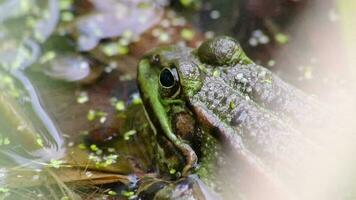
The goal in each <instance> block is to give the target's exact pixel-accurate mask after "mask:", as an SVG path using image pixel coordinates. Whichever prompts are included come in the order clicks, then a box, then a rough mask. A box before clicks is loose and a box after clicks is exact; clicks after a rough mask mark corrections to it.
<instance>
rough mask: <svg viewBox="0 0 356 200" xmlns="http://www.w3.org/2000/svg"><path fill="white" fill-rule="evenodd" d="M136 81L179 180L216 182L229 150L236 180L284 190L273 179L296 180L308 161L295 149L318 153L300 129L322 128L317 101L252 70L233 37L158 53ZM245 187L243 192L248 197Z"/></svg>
mask: <svg viewBox="0 0 356 200" xmlns="http://www.w3.org/2000/svg"><path fill="white" fill-rule="evenodd" d="M137 78H138V83H139V89H140V93H141V98H142V100H143V103H144V107H145V114H146V117H147V118H148V119H149V122H150V125H151V128H152V129H153V131H154V132H155V134H156V137H157V142H158V144H159V145H158V146H159V149H160V151H158V152H160V154H159V155H160V156H161V158H162V159H161V160H162V162H163V165H164V167H166V168H167V169H168V170H172V169H174V170H177V171H179V172H180V173H179V175H180V176H183V177H186V176H188V175H189V174H192V173H197V174H198V175H199V176H200V178H203V179H204V178H207V177H211V176H212V174H214V173H215V172H216V170H217V168H214V166H212V163H214V162H215V163H216V162H219V161H216V160H219V157H220V153H219V152H220V151H221V149H224V150H227V151H228V152H229V156H228V161H231V160H233V162H234V163H237V165H238V166H239V173H240V174H244V175H242V176H246V174H249V178H248V179H249V180H254V181H246V182H249V183H248V184H253V183H257V182H258V183H260V182H264V183H266V184H264V185H267V186H263V188H264V189H265V190H266V191H269V192H271V191H273V190H275V191H281V190H284V188H283V186H282V185H283V184H282V183H281V182H282V181H281V180H280V179H279V178H276V177H282V179H283V178H286V179H288V178H290V177H291V176H292V175H290V172H291V171H292V169H293V168H296V167H298V162H299V161H300V160H301V159H302V158H303V154H302V153H301V152H300V151H299V150H298V147H300V145H304V147H306V148H310V149H313V148H314V144H311V142H310V140H309V139H308V138H307V137H305V135H303V132H302V131H301V130H299V129H298V126H299V125H301V124H314V123H317V122H316V121H315V119H313V117H312V114H311V113H315V112H319V111H320V110H319V109H318V106H315V104H316V103H315V101H314V100H313V99H311V98H309V97H308V96H307V95H306V94H304V93H303V92H302V91H300V90H298V89H296V88H295V87H293V86H291V85H289V84H287V83H286V82H284V81H283V80H282V79H280V78H279V77H277V76H276V75H274V74H273V73H272V72H271V71H269V70H268V69H266V68H264V67H262V66H260V65H258V64H256V63H254V62H253V61H252V60H251V59H249V58H248V57H247V56H246V54H245V53H244V51H243V50H242V48H241V46H240V45H239V43H238V42H237V41H236V40H235V39H233V38H231V37H227V36H220V37H215V38H212V39H210V40H207V41H205V42H204V43H202V44H201V45H200V47H199V48H197V49H192V48H188V47H185V46H179V45H177V46H168V47H161V48H158V49H154V50H152V51H151V52H149V53H148V54H147V55H146V56H145V57H144V58H143V59H142V60H141V61H140V62H139V66H138V76H137ZM167 149H171V150H170V151H167ZM172 152H173V153H172ZM173 155H174V156H173ZM182 163H184V164H182ZM241 166H242V167H241ZM281 166H283V167H281ZM286 166H287V167H286ZM240 178H241V177H240ZM208 179H209V178H208ZM248 184H246V185H245V186H244V184H240V186H242V187H245V189H246V190H249V188H251V185H249V186H248ZM252 187H254V188H255V187H256V186H255V185H254V186H252ZM281 188H283V189H281ZM242 190H244V189H243V188H242ZM262 190H263V189H262ZM276 193H278V196H280V194H281V192H276ZM287 193H288V192H286V194H287ZM252 196H253V195H252ZM256 198H257V199H258V197H256ZM282 198H283V197H282Z"/></svg>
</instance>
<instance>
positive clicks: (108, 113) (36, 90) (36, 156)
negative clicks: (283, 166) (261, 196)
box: [0, 0, 352, 199]
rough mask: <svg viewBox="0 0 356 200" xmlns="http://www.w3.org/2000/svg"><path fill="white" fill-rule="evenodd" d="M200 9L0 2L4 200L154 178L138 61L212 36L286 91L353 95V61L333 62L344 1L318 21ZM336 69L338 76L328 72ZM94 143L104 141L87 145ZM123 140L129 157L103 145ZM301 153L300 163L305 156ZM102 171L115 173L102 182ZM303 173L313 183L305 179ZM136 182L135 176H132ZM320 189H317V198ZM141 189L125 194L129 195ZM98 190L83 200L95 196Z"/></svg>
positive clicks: (241, 5) (254, 7)
mask: <svg viewBox="0 0 356 200" xmlns="http://www.w3.org/2000/svg"><path fill="white" fill-rule="evenodd" d="M170 2H171V4H172V5H173V6H175V5H177V4H179V5H180V3H179V2H185V3H186V4H189V2H190V1H170ZM192 2H198V3H199V2H200V3H201V6H202V7H201V8H200V10H199V11H198V12H196V11H193V12H192V10H187V9H188V8H187V7H184V6H183V7H182V5H180V6H178V10H180V11H181V13H180V14H183V15H184V16H185V18H184V17H182V16H180V14H178V13H176V12H174V11H172V10H171V9H163V7H162V6H167V5H168V4H169V3H168V1H165V0H135V1H130V0H83V1H71V0H3V1H1V0H0V198H1V195H2V193H7V192H8V191H7V190H8V189H9V188H11V189H12V188H17V187H21V186H24V188H25V189H23V190H21V191H20V192H19V191H16V192H18V193H17V194H16V195H18V196H16V197H18V198H20V197H22V198H24V196H22V195H24V194H28V193H29V191H28V190H29V189H27V188H28V187H30V186H38V185H41V184H42V185H47V184H48V183H55V184H53V186H51V187H49V188H44V189H43V188H41V192H38V193H37V192H35V193H34V194H32V196H31V195H30V196H28V197H26V198H29V199H31V198H32V199H36V198H42V199H46V197H47V196H48V197H50V196H51V197H53V196H56V195H53V194H54V193H56V192H57V191H60V192H59V193H60V194H59V196H60V197H62V196H66V197H68V196H70V197H71V198H78V196H76V195H75V194H73V193H72V192H71V190H69V189H68V188H67V186H66V185H65V184H64V183H63V182H65V183H79V182H83V183H85V186H88V185H90V184H92V183H93V182H94V183H97V184H102V183H113V182H115V183H116V182H121V183H124V184H125V185H130V184H131V182H133V183H132V184H131V185H134V186H136V183H137V180H136V179H137V177H138V176H140V175H142V174H145V173H149V175H152V174H154V173H156V172H157V166H152V162H153V160H154V156H153V154H154V152H153V151H154V150H153V147H152V145H151V144H152V143H155V142H156V141H155V140H154V139H152V138H151V137H149V136H152V134H153V133H151V132H145V131H148V130H147V127H148V124H147V121H146V120H145V118H144V116H143V110H142V107H141V106H140V104H139V103H138V104H137V105H136V106H132V105H133V104H134V103H132V102H135V101H138V102H139V100H138V98H137V88H136V85H135V80H134V79H135V78H134V77H135V76H136V65H137V61H138V59H139V57H140V56H141V55H142V54H143V53H144V52H145V51H146V50H149V49H151V48H153V47H155V46H158V45H161V44H169V43H180V44H187V45H188V46H194V47H195V46H197V45H198V44H199V43H200V41H202V40H204V38H205V37H212V36H213V35H214V34H228V35H233V36H234V37H236V38H239V39H240V40H241V44H242V45H243V47H244V49H246V50H247V52H248V54H249V55H250V56H251V57H252V58H253V60H255V61H256V62H258V63H259V64H262V65H264V66H267V67H269V68H270V69H271V70H272V71H274V72H276V73H279V74H280V75H281V76H282V78H283V79H285V80H287V81H288V82H292V83H293V84H295V85H297V86H298V87H300V88H302V89H304V90H307V91H308V92H311V93H316V94H319V95H321V96H322V95H324V96H322V97H324V99H326V100H327V101H331V102H333V103H335V102H337V103H338V104H339V101H338V100H335V99H337V98H339V100H340V99H342V97H345V96H339V95H335V93H337V92H339V91H338V88H340V87H341V86H342V87H344V85H342V84H341V83H340V82H341V81H340V77H342V76H343V75H345V74H347V72H345V71H346V70H345V71H344V69H341V67H340V66H344V63H346V62H345V60H344V56H343V53H339V54H341V55H339V57H338V58H339V60H332V59H330V57H331V56H332V55H331V54H332V53H330V52H333V53H335V49H337V51H338V50H340V49H342V48H341V47H340V46H342V45H339V44H340V43H341V41H340V37H339V36H340V35H339V33H329V34H326V32H329V31H328V30H329V29H330V27H333V28H335V29H337V22H335V20H336V21H337V19H338V16H337V12H336V11H335V8H334V4H335V3H334V1H332V0H328V1H323V2H322V3H323V7H322V8H321V9H320V10H321V11H320V12H324V11H325V10H327V11H326V12H325V13H320V15H315V12H314V11H315V8H316V7H318V3H316V2H317V1H313V2H312V1H310V2H312V3H309V4H307V3H306V2H307V1H304V0H301V1H289V0H285V1H278V2H277V1H262V0H246V1H235V0H229V1H220V0H204V1H192ZM222 2H224V3H222ZM196 5H198V4H196ZM196 5H194V6H193V7H195V6H196ZM182 8H183V9H182ZM307 8H309V9H310V10H309V11H308V9H307ZM316 10H317V11H318V12H319V10H318V9H316ZM307 11H308V12H307ZM295 16H297V17H298V16H299V18H297V17H295ZM296 19H297V20H296ZM294 21H298V23H294V24H293V23H292V22H294ZM316 21H317V22H316ZM315 23H317V25H315ZM291 24H292V25H291ZM321 27H324V28H323V29H321ZM325 27H329V29H327V28H325ZM204 31H205V32H204ZM321 32H323V34H321ZM321 35H323V36H324V37H325V38H323V37H321ZM326 38H327V39H326ZM309 40H310V41H309ZM325 41H328V42H325ZM333 48H335V49H334V51H330V50H331V49H333ZM300 49H303V51H301V50H300ZM79 50H81V51H85V52H81V51H79ZM316 52H319V53H316ZM320 52H321V53H320ZM340 52H342V51H341V50H340ZM325 55H329V57H325ZM323 56H324V57H323ZM330 68H334V70H329V72H328V73H327V72H326V71H328V70H327V69H330ZM336 68H337V69H339V70H335V69H336ZM324 71H325V73H324ZM336 71H337V72H338V73H336ZM340 74H341V75H340ZM315 85H316V86H315ZM310 86H315V87H314V88H313V87H310ZM319 88H328V92H325V91H324V90H320V89H319ZM330 91H333V92H332V93H331V92H330ZM334 92H335V93H334ZM325 93H326V94H325ZM331 96H332V97H331ZM329 97H330V99H329ZM346 97H348V96H346ZM331 99H333V100H331ZM350 101H352V100H350ZM335 104H336V103H335ZM130 106H132V107H130ZM347 106H348V105H345V107H347ZM337 108H339V107H337ZM132 113H134V114H135V115H134V116H132V115H130V114H132ZM137 115H138V116H137ZM130 117H132V118H130ZM303 119H305V118H303V116H301V121H302V122H303ZM304 122H305V120H304ZM328 123H329V122H328ZM335 123H336V122H335ZM319 126H320V124H319ZM321 126H322V125H321ZM336 132H337V131H336ZM321 135H322V133H321ZM88 136H92V137H94V139H93V138H90V139H91V140H90V139H87V140H85V141H83V138H88ZM113 138H115V139H118V141H117V142H116V143H115V144H116V145H117V146H116V147H117V148H119V149H115V148H114V149H113V148H109V147H106V146H105V144H102V146H101V143H100V141H99V140H103V141H104V140H105V142H107V141H109V142H110V141H111V140H112V139H113ZM95 139H97V140H95ZM339 139H340V138H339ZM340 140H341V139H340ZM350 140H351V139H350ZM98 141H99V142H98ZM335 141H336V140H333V142H335ZM84 142H86V143H84ZM328 142H330V141H328ZM94 143H95V144H98V146H96V145H93V144H94ZM99 144H100V145H99ZM338 145H339V146H340V144H338ZM329 146H333V145H330V144H329ZM331 149H335V148H331ZM341 149H342V148H341ZM295 151H296V152H298V153H300V152H299V151H298V148H297V147H296V150H295ZM330 154H335V152H330ZM117 155H119V156H117ZM320 160H322V158H320ZM323 161H325V160H323ZM296 162H297V163H298V161H296ZM313 162H317V159H314V160H313ZM313 162H310V163H313ZM340 163H341V162H340ZM238 164H239V163H234V162H232V163H231V165H234V166H233V167H236V166H237V165H238ZM97 165H105V167H106V168H104V169H100V170H101V171H100V170H98V168H97ZM235 165H236V166H235ZM73 166H77V167H78V169H77V168H74V167H73ZM316 166H319V165H316ZM335 166H336V167H338V166H337V165H335ZM291 168H293V169H294V168H298V167H297V166H296V165H293V167H291ZM345 168H347V170H349V169H348V167H345ZM350 168H351V167H350ZM88 169H89V170H93V171H88ZM288 169H289V168H288ZM347 170H345V171H347ZM102 171H105V172H106V174H102V173H100V172H102ZM296 171H299V172H300V174H301V177H302V176H304V177H305V176H306V175H305V174H306V173H304V171H303V170H302V168H299V170H298V169H297V170H296ZM317 171H322V170H317ZM335 171H336V170H335ZM226 172H230V171H228V169H227V170H226ZM326 172H327V170H326ZM131 173H135V175H134V176H132V175H130V176H127V175H128V174H131ZM320 174H322V172H320ZM136 175H137V176H136ZM230 175H231V174H228V173H227V175H226V176H230ZM314 175H315V174H314ZM311 176H312V175H311ZM322 178H325V177H320V179H318V180H312V181H311V183H309V184H308V186H309V185H311V186H312V187H313V188H315V187H317V186H315V185H317V184H319V183H320V182H321V181H320V180H323V179H322ZM89 179H91V181H88V180H89ZM194 179H195V178H194ZM231 179H234V176H231ZM336 179H337V178H335V180H336ZM159 181H161V180H159ZM184 181H186V180H184ZM184 181H183V182H184ZM223 181H225V180H223ZM232 181H234V180H232ZM288 181H289V180H287V182H288ZM313 181H315V182H313ZM88 182H89V183H90V184H89V183H88ZM197 182H198V185H201V184H202V183H200V182H201V181H200V180H197ZM325 182H327V180H326V181H325ZM303 184H304V183H303ZM313 184H314V185H313ZM117 185H118V184H116V185H115V187H119V186H117ZM305 185H307V184H305ZM325 185H326V186H328V187H330V185H332V186H333V185H334V184H330V185H328V184H325ZM134 186H132V187H131V188H130V187H129V188H124V189H123V188H120V189H117V191H118V193H119V192H122V191H124V193H123V194H125V195H130V194H131V193H130V192H131V191H130V189H132V188H134ZM183 186H184V185H183ZM306 187H307V186H304V187H300V188H306ZM202 188H203V189H205V187H202ZM91 189H92V190H88V191H85V192H84V193H86V194H89V193H91V192H92V191H95V190H96V189H97V188H94V189H93V188H91ZM234 189H235V188H233V190H234ZM132 190H133V189H132ZM236 191H237V190H236ZM296 191H298V188H297V189H296ZM105 192H106V193H105V194H107V195H110V194H114V193H113V192H112V191H105ZM125 192H126V193H125ZM237 192H238V191H237ZM313 192H315V191H313ZM317 192H324V191H317ZM207 193H208V192H207ZM335 193H336V192H335ZM46 195H47V196H46ZM82 195H83V196H85V195H84V194H82ZM239 195H240V194H239ZM228 196H229V195H228ZM231 196H233V195H231ZM242 196H243V195H242ZM56 198H58V197H56ZM232 198H233V197H232Z"/></svg>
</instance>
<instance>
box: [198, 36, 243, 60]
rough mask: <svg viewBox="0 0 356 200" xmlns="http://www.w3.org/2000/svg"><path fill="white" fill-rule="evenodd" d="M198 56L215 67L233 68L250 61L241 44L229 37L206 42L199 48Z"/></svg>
mask: <svg viewBox="0 0 356 200" xmlns="http://www.w3.org/2000/svg"><path fill="white" fill-rule="evenodd" d="M198 56H199V59H200V60H201V61H202V62H204V63H206V64H210V65H214V66H223V65H229V66H231V65H235V64H237V63H241V62H243V63H245V61H246V60H249V59H248V58H247V57H246V55H245V53H244V52H243V50H242V48H241V46H240V44H239V43H238V42H237V41H236V40H235V39H233V38H231V37H228V36H219V37H215V38H212V39H210V40H207V41H205V42H204V43H203V44H201V45H200V47H199V48H198Z"/></svg>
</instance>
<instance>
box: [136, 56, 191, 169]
mask: <svg viewBox="0 0 356 200" xmlns="http://www.w3.org/2000/svg"><path fill="white" fill-rule="evenodd" d="M150 68H152V67H151V66H150V64H149V61H148V60H146V59H145V60H142V61H141V62H140V63H139V72H138V81H139V83H140V84H139V87H140V90H141V93H142V94H144V97H143V101H144V104H145V106H149V107H150V109H151V111H152V112H153V115H154V116H156V117H155V120H152V119H151V118H152V116H150V115H148V113H147V111H146V109H145V114H146V117H147V119H148V120H149V121H150V125H151V127H152V128H153V130H154V131H156V130H157V129H156V128H155V127H154V124H153V121H157V122H158V124H157V125H159V126H160V128H161V130H162V131H163V132H164V134H165V136H166V137H167V138H168V139H169V140H170V141H171V142H172V143H173V144H174V145H175V146H176V147H177V148H178V149H179V150H180V151H181V152H182V154H183V155H184V157H185V159H186V165H185V167H184V169H183V175H187V173H188V172H189V170H190V169H191V168H193V167H194V166H195V165H196V163H197V155H196V154H195V152H194V150H193V149H192V148H191V147H190V146H189V145H188V144H186V143H184V142H183V141H182V140H181V139H180V138H178V137H177V136H176V135H175V134H174V132H173V130H172V127H171V123H170V120H169V118H168V116H167V113H166V109H165V107H164V105H163V104H162V102H161V99H160V98H159V97H160V94H159V90H158V76H157V75H156V74H155V73H152V70H151V69H150ZM143 83H146V84H143ZM155 125H156V124H155Z"/></svg>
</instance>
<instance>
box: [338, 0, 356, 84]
mask: <svg viewBox="0 0 356 200" xmlns="http://www.w3.org/2000/svg"><path fill="white" fill-rule="evenodd" d="M336 2H337V8H338V11H339V15H340V20H341V26H342V32H343V35H344V41H345V46H346V47H347V51H348V52H347V53H348V58H349V63H350V68H351V70H352V72H353V74H354V77H356V68H355V66H356V54H355V52H356V12H355V11H356V3H355V1H354V0H337V1H336Z"/></svg>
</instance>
